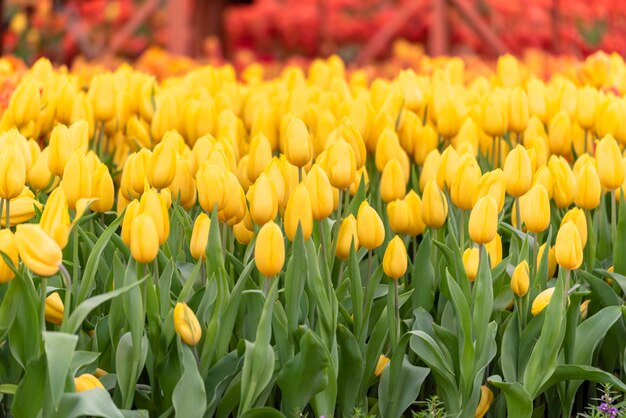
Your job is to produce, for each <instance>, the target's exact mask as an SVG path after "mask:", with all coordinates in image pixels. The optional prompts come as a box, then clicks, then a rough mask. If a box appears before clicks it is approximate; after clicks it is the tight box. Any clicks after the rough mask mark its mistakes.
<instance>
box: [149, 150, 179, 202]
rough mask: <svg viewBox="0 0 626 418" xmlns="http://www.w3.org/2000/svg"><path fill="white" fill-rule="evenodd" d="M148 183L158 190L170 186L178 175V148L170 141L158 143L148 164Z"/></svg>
mask: <svg viewBox="0 0 626 418" xmlns="http://www.w3.org/2000/svg"><path fill="white" fill-rule="evenodd" d="M147 175H148V183H150V185H151V186H152V187H154V188H155V189H157V190H161V189H165V188H166V187H169V185H170V184H172V182H173V181H174V177H175V176H176V149H175V148H174V146H173V145H172V143H171V142H169V141H164V142H161V143H160V144H157V146H156V147H155V148H154V151H153V152H152V156H151V157H150V162H149V164H148V172H147Z"/></svg>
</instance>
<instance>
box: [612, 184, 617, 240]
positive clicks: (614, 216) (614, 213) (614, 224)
mask: <svg viewBox="0 0 626 418" xmlns="http://www.w3.org/2000/svg"><path fill="white" fill-rule="evenodd" d="M611 237H612V238H613V241H612V242H613V246H615V240H616V239H617V208H616V204H615V190H611Z"/></svg>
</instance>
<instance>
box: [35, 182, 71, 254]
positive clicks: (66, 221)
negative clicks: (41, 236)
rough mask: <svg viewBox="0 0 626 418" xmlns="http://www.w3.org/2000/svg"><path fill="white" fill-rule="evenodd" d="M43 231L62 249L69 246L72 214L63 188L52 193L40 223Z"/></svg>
mask: <svg viewBox="0 0 626 418" xmlns="http://www.w3.org/2000/svg"><path fill="white" fill-rule="evenodd" d="M39 225H40V226H41V229H43V230H44V232H45V233H46V234H47V235H48V236H49V237H50V238H52V239H53V240H55V241H56V243H57V244H59V247H61V249H63V248H65V246H66V245H67V240H68V238H69V235H70V225H71V224H70V214H69V207H68V204H67V197H66V195H65V191H64V189H63V188H62V187H58V188H56V189H54V190H53V191H52V193H50V196H49V197H48V201H47V202H46V206H45V207H44V209H43V212H42V214H41V220H40V221H39Z"/></svg>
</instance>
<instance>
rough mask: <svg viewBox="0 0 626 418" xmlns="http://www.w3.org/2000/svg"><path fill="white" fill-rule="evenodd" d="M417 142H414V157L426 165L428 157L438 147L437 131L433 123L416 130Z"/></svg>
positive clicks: (417, 161) (418, 163)
mask: <svg viewBox="0 0 626 418" xmlns="http://www.w3.org/2000/svg"><path fill="white" fill-rule="evenodd" d="M415 137H416V140H415V144H413V147H414V148H413V159H414V160H415V163H416V164H417V165H419V166H422V165H425V161H426V157H427V156H428V155H429V154H430V152H431V151H433V150H435V149H436V148H437V132H436V131H435V129H434V128H433V127H432V126H431V125H428V124H426V125H424V126H421V127H418V128H417V131H416V132H415Z"/></svg>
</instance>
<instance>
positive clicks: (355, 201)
mask: <svg viewBox="0 0 626 418" xmlns="http://www.w3.org/2000/svg"><path fill="white" fill-rule="evenodd" d="M364 200H365V182H364V181H361V182H360V183H359V188H358V189H357V191H356V194H355V195H354V196H353V197H352V198H351V199H350V204H349V205H348V211H347V212H346V213H345V215H344V216H348V215H350V214H352V215H354V217H355V218H356V215H357V213H358V211H359V206H361V203H363V201H364Z"/></svg>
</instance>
